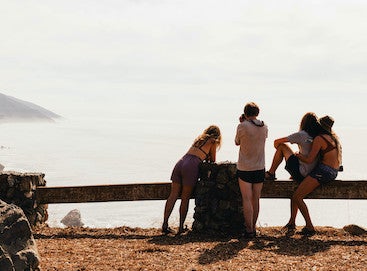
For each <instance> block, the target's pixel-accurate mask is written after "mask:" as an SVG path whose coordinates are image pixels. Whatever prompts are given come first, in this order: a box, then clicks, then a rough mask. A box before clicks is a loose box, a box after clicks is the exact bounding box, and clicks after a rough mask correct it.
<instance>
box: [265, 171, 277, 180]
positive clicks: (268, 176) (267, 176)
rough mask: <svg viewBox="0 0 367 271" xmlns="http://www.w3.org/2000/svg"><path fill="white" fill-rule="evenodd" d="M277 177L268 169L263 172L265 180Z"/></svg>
mask: <svg viewBox="0 0 367 271" xmlns="http://www.w3.org/2000/svg"><path fill="white" fill-rule="evenodd" d="M276 179H277V178H275V173H274V174H273V173H270V172H269V171H267V172H265V180H267V181H275V180H276Z"/></svg>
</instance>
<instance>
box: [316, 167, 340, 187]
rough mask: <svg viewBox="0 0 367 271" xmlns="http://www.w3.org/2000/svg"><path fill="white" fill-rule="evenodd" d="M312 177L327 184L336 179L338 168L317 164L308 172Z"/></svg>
mask: <svg viewBox="0 0 367 271" xmlns="http://www.w3.org/2000/svg"><path fill="white" fill-rule="evenodd" d="M310 176H311V177H312V178H315V179H316V180H317V181H318V182H319V183H320V184H327V183H329V182H331V181H333V180H335V179H336V177H337V176H338V169H335V168H332V167H329V166H327V165H324V164H318V165H317V166H316V167H315V168H314V169H313V170H312V171H311V173H310Z"/></svg>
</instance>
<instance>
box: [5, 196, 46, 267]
mask: <svg viewBox="0 0 367 271" xmlns="http://www.w3.org/2000/svg"><path fill="white" fill-rule="evenodd" d="M0 213H1V216H0V270H1V271H8V270H9V271H17V270H22V271H23V270H29V271H35V270H39V262H40V257H39V254H38V250H37V246H36V243H35V240H34V238H33V235H32V231H31V226H30V224H29V222H28V220H27V217H26V216H25V214H24V212H23V211H22V209H21V208H20V207H18V206H16V205H14V204H7V203H6V202H4V201H1V200H0Z"/></svg>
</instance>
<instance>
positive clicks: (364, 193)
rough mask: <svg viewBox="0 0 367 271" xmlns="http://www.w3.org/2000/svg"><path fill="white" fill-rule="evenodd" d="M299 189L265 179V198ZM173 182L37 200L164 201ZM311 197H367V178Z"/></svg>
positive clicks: (56, 193)
mask: <svg viewBox="0 0 367 271" xmlns="http://www.w3.org/2000/svg"><path fill="white" fill-rule="evenodd" d="M296 188H297V184H296V183H295V182H292V181H275V182H265V184H264V188H263V191H262V195H261V197H262V198H290V197H291V196H292V194H293V192H294V191H295V189H296ZM170 189H171V184H170V183H139V184H115V185H93V186H71V187H38V188H37V190H36V200H37V202H38V203H41V204H42V203H82V202H106V201H135V200H165V199H167V197H168V195H169V193H170ZM308 198H311V199H367V181H334V182H332V183H331V184H328V185H325V186H321V187H319V188H317V189H316V190H315V191H314V192H312V193H311V194H310V195H309V196H308Z"/></svg>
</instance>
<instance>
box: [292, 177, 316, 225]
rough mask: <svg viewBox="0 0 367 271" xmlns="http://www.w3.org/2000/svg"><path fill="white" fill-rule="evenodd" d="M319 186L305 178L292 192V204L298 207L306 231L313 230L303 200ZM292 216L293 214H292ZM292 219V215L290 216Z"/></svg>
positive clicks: (310, 179) (314, 181)
mask: <svg viewBox="0 0 367 271" xmlns="http://www.w3.org/2000/svg"><path fill="white" fill-rule="evenodd" d="M319 185H320V183H319V182H318V181H317V180H316V179H314V178H312V177H310V176H307V177H306V178H305V179H304V180H303V181H302V182H301V183H300V185H299V186H298V188H297V190H296V191H295V192H294V194H293V197H292V201H293V202H294V204H295V205H296V206H297V207H298V209H299V210H300V212H301V213H302V215H303V217H304V219H305V222H306V228H308V229H313V228H314V227H313V224H312V222H311V217H310V214H309V212H308V208H307V205H306V203H305V202H304V198H305V197H306V196H307V195H308V194H310V193H311V192H312V191H314V190H315V189H316V188H317V187H318V186H319ZM293 215H294V214H293ZM291 217H292V214H291Z"/></svg>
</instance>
